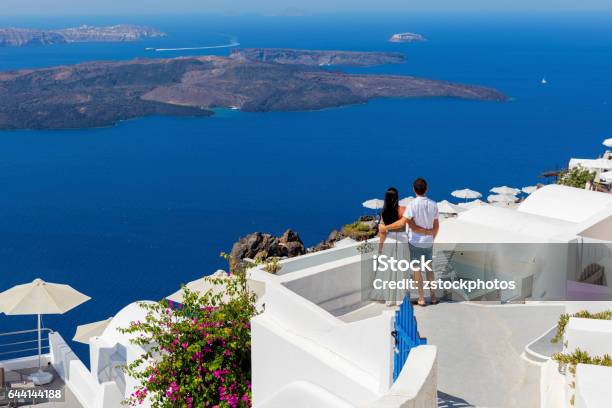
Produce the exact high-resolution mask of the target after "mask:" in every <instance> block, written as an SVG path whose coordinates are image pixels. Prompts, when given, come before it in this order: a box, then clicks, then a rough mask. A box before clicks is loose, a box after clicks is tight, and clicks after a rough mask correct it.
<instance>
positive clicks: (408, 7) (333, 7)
mask: <svg viewBox="0 0 612 408" xmlns="http://www.w3.org/2000/svg"><path fill="white" fill-rule="evenodd" d="M288 9H289V10H293V11H295V10H298V11H301V12H303V13H306V14H316V13H354V12H411V11H413V12H445V13H447V12H563V11H584V12H599V11H612V0H0V17H10V16H11V15H37V16H40V15H83V14H88V15H92V14H100V15H120V14H163V13H177V14H181V13H231V14H242V13H261V14H283V12H285V11H286V10H288Z"/></svg>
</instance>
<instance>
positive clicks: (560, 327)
mask: <svg viewBox="0 0 612 408" xmlns="http://www.w3.org/2000/svg"><path fill="white" fill-rule="evenodd" d="M570 317H580V318H583V319H599V320H612V310H604V311H602V312H597V313H591V312H589V311H588V310H581V311H579V312H578V313H575V314H573V315H570V314H568V313H564V314H562V315H561V316H560V317H559V322H558V323H557V333H555V337H553V338H552V339H551V340H550V342H551V343H558V342H559V341H561V339H562V338H563V334H564V333H565V326H567V323H568V322H569V319H570Z"/></svg>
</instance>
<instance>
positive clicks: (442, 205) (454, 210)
mask: <svg viewBox="0 0 612 408" xmlns="http://www.w3.org/2000/svg"><path fill="white" fill-rule="evenodd" d="M463 211H467V208H463V207H460V206H458V205H455V204H452V203H449V202H448V201H446V200H442V201H440V202H439V203H438V212H439V213H440V214H459V213H460V212H463Z"/></svg>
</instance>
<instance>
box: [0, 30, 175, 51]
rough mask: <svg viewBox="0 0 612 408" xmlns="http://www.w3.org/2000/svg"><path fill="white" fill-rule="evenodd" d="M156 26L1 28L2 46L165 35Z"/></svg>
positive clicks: (109, 40) (108, 40)
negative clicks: (57, 28)
mask: <svg viewBox="0 0 612 408" xmlns="http://www.w3.org/2000/svg"><path fill="white" fill-rule="evenodd" d="M165 35H166V34H164V33H162V32H161V31H158V30H156V29H154V28H150V27H143V26H136V25H129V24H121V25H115V26H109V27H92V26H87V25H84V26H81V27H74V28H65V29H61V30H37V29H26V28H0V47H23V46H26V45H53V44H63V43H72V42H121V41H138V40H142V39H144V38H153V37H163V36H165Z"/></svg>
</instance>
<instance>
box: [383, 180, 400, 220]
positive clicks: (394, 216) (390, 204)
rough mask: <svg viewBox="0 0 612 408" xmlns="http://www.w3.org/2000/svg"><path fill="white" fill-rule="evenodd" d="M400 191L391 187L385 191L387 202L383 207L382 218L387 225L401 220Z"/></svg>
mask: <svg viewBox="0 0 612 408" xmlns="http://www.w3.org/2000/svg"><path fill="white" fill-rule="evenodd" d="M398 212H399V193H398V192H397V188H395V187H389V188H388V189H387V192H386V193H385V204H384V205H383V209H382V220H383V222H384V223H385V225H389V224H393V223H394V222H395V221H397V220H399V214H398Z"/></svg>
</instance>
